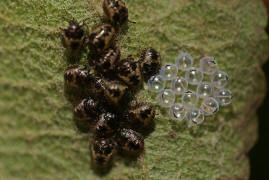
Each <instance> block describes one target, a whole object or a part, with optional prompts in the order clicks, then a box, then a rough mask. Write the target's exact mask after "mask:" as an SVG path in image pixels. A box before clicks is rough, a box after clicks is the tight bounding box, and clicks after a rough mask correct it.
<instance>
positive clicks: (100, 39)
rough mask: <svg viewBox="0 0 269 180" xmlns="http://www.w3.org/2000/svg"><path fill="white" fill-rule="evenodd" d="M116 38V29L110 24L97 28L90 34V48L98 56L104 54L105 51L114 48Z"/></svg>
mask: <svg viewBox="0 0 269 180" xmlns="http://www.w3.org/2000/svg"><path fill="white" fill-rule="evenodd" d="M114 37H115V29H114V27H113V26H111V25H110V24H103V25H101V26H98V27H96V28H95V29H94V30H93V31H92V32H91V33H90V34H89V42H88V44H89V48H90V49H91V50H92V51H94V52H95V53H96V54H103V53H104V51H105V50H107V49H108V48H110V47H112V45H113V40H114Z"/></svg>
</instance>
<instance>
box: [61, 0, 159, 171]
mask: <svg viewBox="0 0 269 180" xmlns="http://www.w3.org/2000/svg"><path fill="white" fill-rule="evenodd" d="M103 10H104V18H103V19H102V20H103V23H102V24H100V25H98V26H96V27H94V28H93V30H91V31H89V30H88V27H87V25H86V24H85V22H86V20H84V21H83V23H82V24H80V23H78V22H76V21H75V20H72V21H70V22H69V26H68V27H67V28H66V29H64V28H61V30H62V35H63V44H64V47H65V48H66V50H67V51H68V52H69V53H70V54H72V55H73V56H75V55H79V54H81V52H83V51H85V50H84V49H87V52H88V54H89V55H88V56H87V57H88V59H87V62H86V64H85V65H84V66H83V67H82V66H79V65H74V64H72V65H71V66H69V67H68V68H67V69H66V70H65V72H64V81H65V89H71V90H72V91H73V92H75V94H76V95H77V98H76V99H75V100H73V102H72V103H73V106H74V107H73V108H74V119H75V120H76V123H77V124H78V126H83V127H82V129H83V131H86V132H91V133H90V134H92V135H91V138H90V140H89V142H90V151H91V157H92V162H93V165H94V167H97V168H105V167H111V165H112V164H113V161H112V160H113V157H114V156H115V155H116V154H117V152H120V153H118V154H126V155H130V156H132V157H137V156H138V155H140V154H141V153H143V152H144V137H143V132H144V131H147V129H148V128H150V127H152V124H153V119H154V117H155V109H154V108H153V106H152V105H150V104H149V103H146V102H138V100H135V99H134V95H135V93H136V92H137V90H138V89H139V88H141V86H142V85H143V81H145V82H147V81H148V79H149V78H150V77H151V76H152V75H154V74H156V73H158V72H159V70H160V66H161V59H160V55H159V53H158V52H157V51H156V50H154V49H153V48H151V47H149V48H145V49H143V50H142V52H141V54H140V55H139V58H137V60H136V59H135V58H133V57H132V56H128V57H126V58H124V59H121V52H120V49H119V48H118V47H117V45H116V43H115V36H116V35H117V34H118V30H119V28H120V27H121V26H122V25H123V24H124V23H127V22H128V21H129V20H128V9H127V8H126V6H125V4H124V3H123V2H122V1H120V0H104V1H103ZM87 20H88V19H87Z"/></svg>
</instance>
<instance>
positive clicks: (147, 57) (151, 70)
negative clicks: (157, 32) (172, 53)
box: [139, 47, 161, 81]
mask: <svg viewBox="0 0 269 180" xmlns="http://www.w3.org/2000/svg"><path fill="white" fill-rule="evenodd" d="M139 62H140V64H141V70H142V75H143V78H144V80H145V81H147V80H148V79H149V78H150V77H151V76H153V75H155V74H158V73H159V71H160V67H161V57H160V54H159V53H158V52H157V51H156V50H155V49H153V48H152V47H149V48H146V49H144V50H143V51H142V54H141V57H140V60H139Z"/></svg>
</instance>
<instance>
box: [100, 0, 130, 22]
mask: <svg viewBox="0 0 269 180" xmlns="http://www.w3.org/2000/svg"><path fill="white" fill-rule="evenodd" d="M103 10H104V13H105V16H106V19H107V20H108V21H109V22H110V23H111V24H113V25H122V24H123V23H125V22H126V21H127V20H128V9H127V7H126V6H125V3H124V2H122V1H121V0H104V1H103Z"/></svg>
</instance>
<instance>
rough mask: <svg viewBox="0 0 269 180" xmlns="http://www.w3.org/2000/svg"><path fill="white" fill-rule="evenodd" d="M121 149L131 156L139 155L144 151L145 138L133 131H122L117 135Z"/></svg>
mask: <svg viewBox="0 0 269 180" xmlns="http://www.w3.org/2000/svg"><path fill="white" fill-rule="evenodd" d="M117 142H118V145H119V148H120V149H122V150H123V151H124V152H127V153H130V154H139V153H141V152H143V151H144V138H143V136H142V135H141V134H139V133H138V132H136V131H134V130H132V129H125V128H124V129H121V130H119V132H118V134H117Z"/></svg>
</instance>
